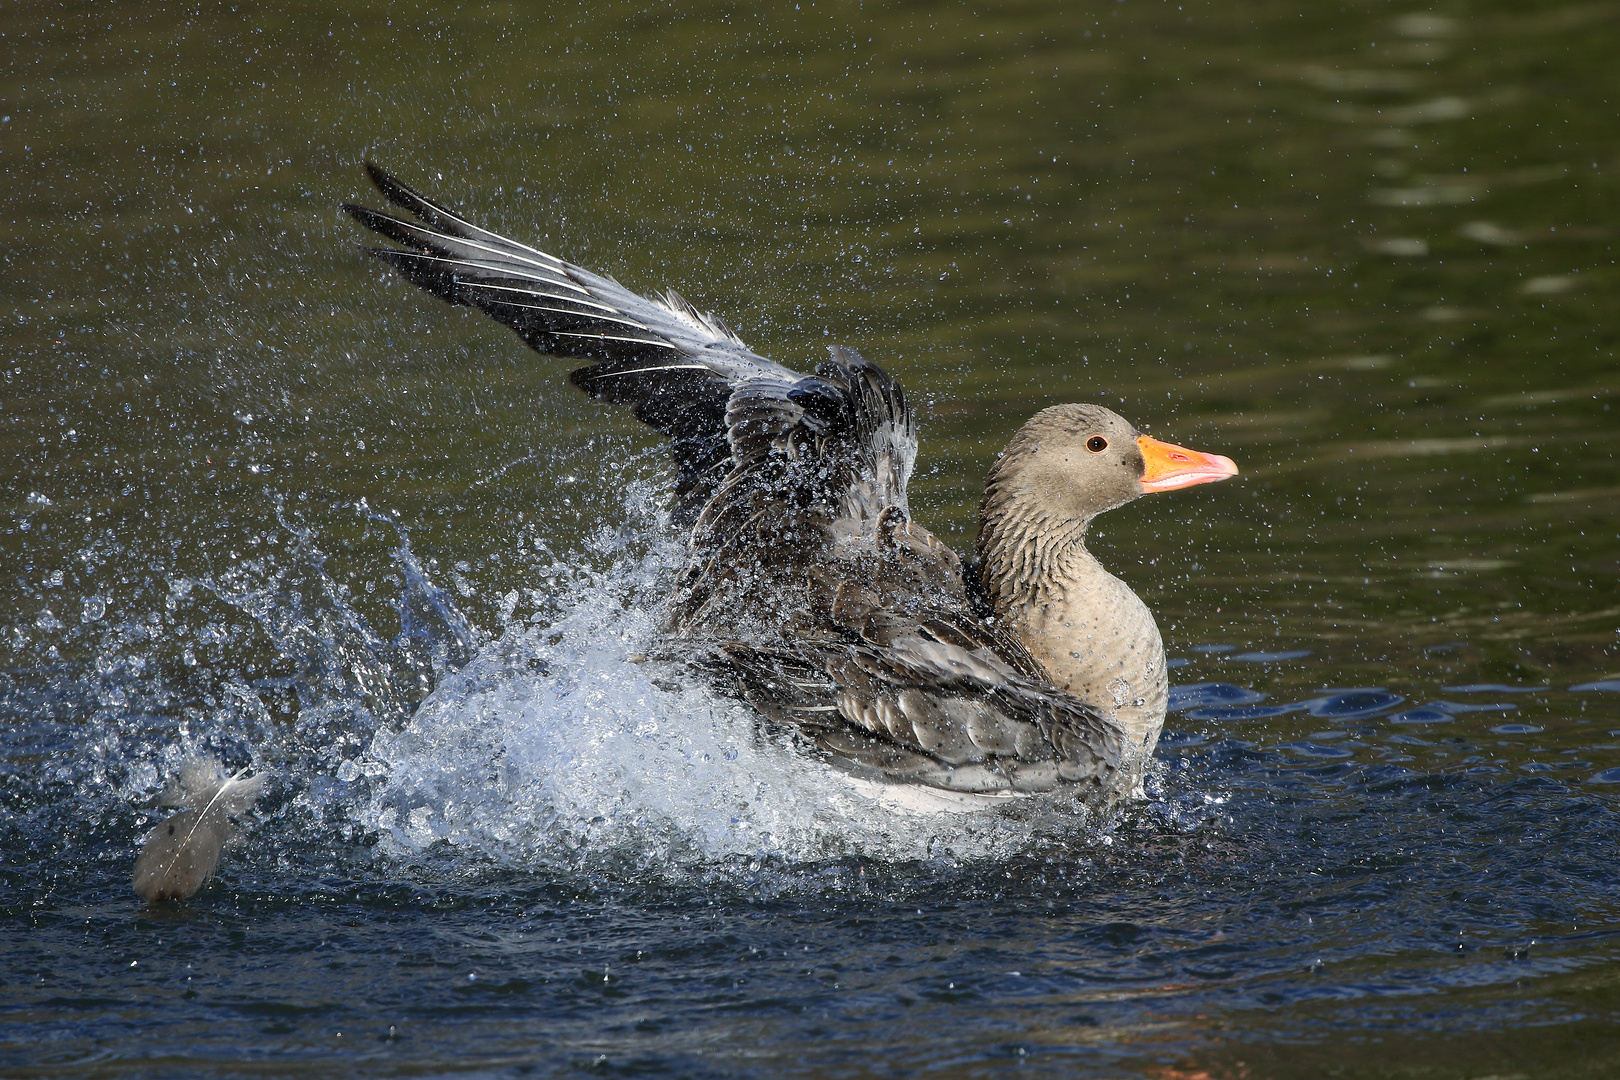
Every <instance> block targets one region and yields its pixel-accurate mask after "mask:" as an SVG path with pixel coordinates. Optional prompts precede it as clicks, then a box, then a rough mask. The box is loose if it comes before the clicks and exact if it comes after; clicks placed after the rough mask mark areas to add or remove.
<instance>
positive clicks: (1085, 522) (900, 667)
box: [343, 162, 1238, 810]
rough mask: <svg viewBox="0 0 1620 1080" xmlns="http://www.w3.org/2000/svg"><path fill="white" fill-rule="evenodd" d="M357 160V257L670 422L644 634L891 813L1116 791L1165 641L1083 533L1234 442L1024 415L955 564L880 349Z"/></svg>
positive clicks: (1164, 685)
mask: <svg viewBox="0 0 1620 1080" xmlns="http://www.w3.org/2000/svg"><path fill="white" fill-rule="evenodd" d="M366 171H367V173H368V175H369V177H370V179H371V181H372V183H373V184H375V186H376V188H377V190H378V191H379V192H381V194H382V196H383V197H384V198H385V199H386V200H387V201H388V202H389V203H390V204H392V206H393V207H395V208H397V209H398V210H402V211H404V214H403V215H401V214H398V213H388V212H383V211H380V210H376V209H372V208H369V207H366V206H362V205H357V204H353V203H350V204H345V205H344V207H343V209H344V211H345V212H347V213H348V214H349V215H350V216H351V217H353V218H354V219H355V220H356V221H358V222H359V223H360V224H361V225H364V226H365V227H367V228H368V229H371V230H372V231H374V232H375V233H378V234H380V235H381V236H383V237H385V238H387V239H388V240H390V241H392V242H393V244H392V245H390V246H380V247H369V246H362V248H361V250H362V251H364V252H365V253H366V254H368V255H370V256H373V257H375V258H377V259H380V260H381V261H382V262H384V263H386V264H388V265H389V266H390V267H392V268H393V269H394V270H395V271H397V272H398V273H399V274H401V275H402V276H404V277H405V278H406V279H407V280H409V281H411V282H412V283H414V284H416V285H418V286H420V287H421V288H423V289H425V290H426V291H427V292H429V293H432V294H433V295H435V296H437V297H439V298H441V299H443V300H447V301H449V302H450V303H452V304H459V305H465V306H468V307H473V308H477V309H479V310H480V311H483V312H484V313H485V314H487V315H489V316H491V317H492V318H494V319H495V320H496V321H497V322H500V323H504V324H505V325H506V326H509V327H511V328H512V329H513V330H514V331H516V332H517V334H518V336H519V337H521V338H522V339H523V340H524V341H525V342H526V343H527V344H528V345H529V346H530V347H531V348H533V349H534V350H536V351H537V352H540V353H543V354H547V355H552V356H558V357H565V358H571V359H575V360H579V361H584V366H582V367H579V368H577V369H575V370H574V371H572V372H571V373H570V376H569V378H570V379H571V381H572V382H573V383H574V385H575V386H577V387H578V388H579V389H581V390H583V391H584V392H585V393H586V394H587V395H589V396H590V397H592V398H594V399H596V400H599V401H605V402H609V403H612V404H617V405H626V406H629V407H630V409H631V410H632V412H633V414H634V415H635V417H636V418H637V419H638V420H640V421H642V422H643V423H645V424H647V425H649V426H651V427H652V428H654V429H655V430H657V431H659V432H661V433H663V434H664V435H666V436H667V437H668V438H669V448H670V452H671V455H672V457H673V461H674V466H675V482H674V492H673V500H672V505H671V511H670V512H671V519H672V521H673V522H675V524H676V526H677V527H678V528H680V529H682V530H683V531H684V532H685V534H686V550H687V560H686V563H685V565H684V567H683V568H682V569H681V571H680V572H679V574H678V576H677V578H676V580H675V581H674V583H673V591H672V594H671V597H670V601H669V614H668V629H667V633H668V641H669V643H670V644H671V647H672V648H677V649H679V650H680V655H681V656H682V657H683V659H684V660H686V661H687V662H688V663H690V664H692V665H693V666H695V667H696V668H698V669H700V670H701V671H702V672H704V673H705V675H706V676H707V677H710V678H713V679H715V680H716V681H717V684H718V685H720V686H721V687H722V688H723V689H724V690H725V691H726V692H727V693H729V694H732V695H734V696H735V697H737V698H740V699H741V700H743V701H745V702H747V703H748V704H750V705H752V706H753V707H754V708H755V709H756V710H757V711H758V713H759V714H760V716H761V717H762V718H763V722H764V723H765V724H767V725H776V726H779V727H780V728H782V729H785V730H786V731H789V732H796V733H797V735H798V736H799V737H800V742H801V745H802V746H803V748H804V749H805V750H806V751H807V752H813V753H819V754H820V755H821V756H822V757H823V758H824V759H825V760H827V761H828V762H830V763H831V764H833V765H835V766H837V767H838V768H839V769H840V770H842V771H843V772H844V773H845V774H846V775H847V776H848V777H849V778H850V779H851V780H852V781H853V782H856V783H857V784H859V785H862V787H863V790H864V791H866V792H867V793H869V794H871V793H874V792H887V793H889V795H890V797H891V798H892V799H893V801H894V802H895V805H898V806H901V807H906V808H911V809H924V810H957V809H977V808H982V807H985V806H991V805H995V804H997V803H999V802H1004V801H1006V800H1009V799H1015V798H1019V797H1027V796H1030V795H1034V794H1039V793H1046V792H1068V793H1070V794H1071V795H1072V796H1074V797H1075V798H1077V799H1079V800H1081V801H1082V802H1084V803H1086V804H1090V805H1099V806H1106V805H1108V804H1110V803H1113V802H1115V801H1118V800H1119V799H1121V798H1124V797H1128V796H1131V795H1133V794H1134V795H1140V793H1141V787H1142V774H1143V769H1144V767H1145V765H1146V763H1147V761H1148V760H1149V758H1150V757H1151V755H1152V753H1153V748H1154V745H1155V743H1156V742H1157V740H1158V737H1159V732H1160V729H1161V728H1162V726H1163V723H1164V715H1165V706H1166V700H1167V695H1168V680H1167V678H1166V664H1165V653H1164V644H1163V641H1162V639H1161V638H1160V635H1159V630H1158V626H1157V625H1156V624H1155V622H1154V620H1153V615H1152V613H1151V612H1150V611H1149V610H1148V608H1147V605H1145V604H1144V603H1143V602H1142V600H1141V599H1140V598H1139V597H1138V596H1137V595H1136V594H1135V593H1134V592H1132V591H1131V589H1130V587H1129V586H1128V585H1126V584H1125V583H1124V582H1123V581H1121V580H1120V579H1119V578H1117V577H1115V576H1114V575H1112V574H1110V573H1109V572H1108V571H1107V570H1105V569H1104V568H1103V566H1102V564H1101V563H1099V562H1098V560H1097V559H1096V557H1095V556H1093V555H1092V554H1091V552H1089V551H1088V550H1087V549H1086V544H1085V539H1086V530H1087V527H1088V526H1089V525H1090V523H1091V521H1092V519H1093V518H1095V517H1096V516H1097V515H1098V514H1101V513H1103V512H1105V511H1108V510H1113V509H1116V508H1118V507H1120V506H1123V505H1125V504H1126V503H1128V502H1131V501H1132V500H1134V499H1137V498H1139V497H1141V496H1143V495H1146V494H1149V493H1153V492H1164V491H1174V490H1177V489H1180V488H1185V487H1190V486H1192V485H1195V484H1203V483H1209V482H1212V481H1217V480H1224V479H1226V478H1228V477H1231V476H1235V475H1237V472H1238V470H1237V466H1236V465H1235V464H1233V462H1232V461H1231V459H1229V458H1226V457H1223V456H1220V455H1217V454H1205V453H1200V452H1198V451H1195V450H1189V449H1186V448H1184V447H1180V446H1175V445H1172V444H1170V443H1165V442H1161V441H1159V440H1157V439H1153V438H1150V437H1148V436H1146V435H1144V434H1142V433H1141V432H1139V431H1138V430H1136V429H1135V428H1134V427H1133V426H1132V425H1131V424H1130V423H1129V422H1128V421H1126V420H1125V419H1124V418H1123V417H1121V416H1119V415H1117V414H1116V413H1114V412H1112V411H1110V410H1109V409H1106V408H1103V407H1102V406H1100V405H1087V404H1070V405H1056V406H1053V407H1051V408H1047V409H1043V410H1041V411H1040V412H1038V413H1036V414H1035V415H1034V416H1033V417H1031V418H1030V419H1029V421H1028V422H1027V423H1025V424H1024V425H1023V427H1022V428H1020V429H1019V430H1018V431H1017V432H1016V433H1015V434H1014V435H1013V437H1012V439H1011V441H1010V442H1008V444H1007V447H1006V449H1005V450H1003V451H1002V453H1001V455H1000V456H999V457H998V458H997V459H996V462H995V464H994V466H993V467H992V468H991V470H990V474H989V477H988V479H987V481H986V483H985V487H984V496H983V501H982V504H981V508H980V526H979V532H978V537H977V541H976V544H975V551H974V557H973V558H972V559H971V560H969V561H968V562H966V563H964V562H963V560H962V559H961V558H960V557H959V556H958V555H957V553H956V552H954V551H953V550H952V549H951V548H950V547H949V546H948V545H946V544H945V543H943V542H941V541H940V540H939V539H938V538H937V537H935V536H934V535H933V534H932V533H930V532H929V531H928V530H927V529H925V528H923V527H922V526H921V525H920V524H918V523H917V522H916V521H914V520H913V519H912V516H911V512H910V510H909V508H908V505H907V499H906V484H907V481H908V480H909V478H910V477H911V474H912V468H913V465H914V463H915V461H916V456H917V424H916V418H915V416H914V414H913V412H912V410H911V407H910V405H909V403H908V400H907V397H906V395H905V392H904V391H903V390H902V389H901V388H900V386H899V384H898V383H896V382H895V380H894V379H893V378H892V377H890V375H889V374H888V373H887V372H886V371H884V370H883V369H882V368H881V367H879V366H878V365H877V364H874V363H872V362H870V361H868V360H865V359H863V358H862V357H861V356H860V355H859V354H858V353H857V352H856V351H855V350H853V349H851V348H847V347H844V346H833V347H832V348H831V349H830V350H829V356H828V358H827V359H826V360H824V361H823V362H821V363H820V364H818V365H817V366H816V367H815V369H814V371H813V372H812V373H810V374H802V373H800V372H797V371H793V370H791V369H789V368H787V367H784V366H782V365H781V364H778V363H776V362H774V361H771V360H768V359H766V358H765V357H763V356H760V355H759V354H757V353H755V352H754V351H752V350H751V349H749V348H748V346H747V345H745V344H744V343H743V342H742V340H741V338H739V337H738V336H737V334H735V333H734V332H733V331H732V330H731V328H730V327H728V326H727V325H726V323H725V322H724V321H723V320H721V319H720V318H718V317H716V316H714V315H710V314H707V313H704V312H701V311H699V310H698V309H697V308H695V307H693V306H692V305H691V304H690V303H688V302H687V301H686V300H684V299H683V298H682V297H681V296H680V295H678V294H677V293H675V292H673V291H665V292H663V293H662V294H660V295H657V296H653V297H648V296H642V295H638V294H636V293H634V292H631V291H630V290H628V289H626V288H625V287H624V286H622V285H620V284H619V283H618V282H617V281H615V280H614V279H613V278H611V277H608V276H605V275H600V274H595V273H592V272H591V271H589V270H586V269H584V268H582V267H579V266H576V265H574V264H572V263H569V262H566V261H564V260H563V259H560V258H557V257H556V256H554V255H549V254H546V253H545V252H542V251H539V250H537V249H535V248H532V247H529V246H527V245H524V244H521V243H518V242H517V241H514V240H511V239H508V238H507V237H504V236H501V235H499V234H497V233H494V232H491V231H489V230H488V229H484V228H482V227H480V226H478V225H476V224H474V223H473V222H472V221H471V220H470V219H469V218H468V217H466V216H465V215H463V214H461V213H460V212H458V211H456V210H452V209H450V208H448V207H447V206H445V205H443V204H441V203H438V202H434V201H432V200H431V199H429V198H428V197H427V196H425V195H423V194H422V193H420V192H418V191H416V190H414V189H413V188H411V187H410V186H408V185H407V184H405V183H403V182H401V181H400V180H398V179H396V178H395V177H393V176H391V175H389V174H388V173H387V172H386V171H384V170H383V169H382V168H380V167H378V166H377V165H375V164H373V163H370V162H367V163H366ZM896 793H898V794H896Z"/></svg>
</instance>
